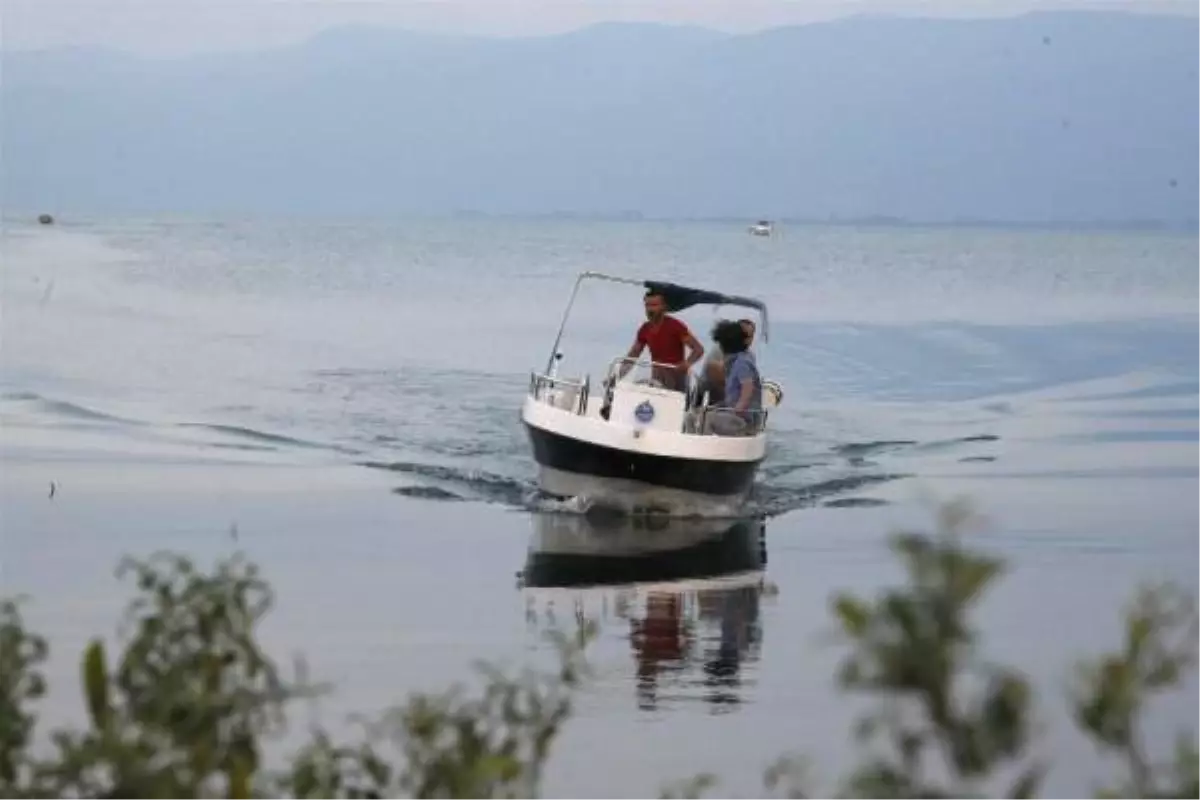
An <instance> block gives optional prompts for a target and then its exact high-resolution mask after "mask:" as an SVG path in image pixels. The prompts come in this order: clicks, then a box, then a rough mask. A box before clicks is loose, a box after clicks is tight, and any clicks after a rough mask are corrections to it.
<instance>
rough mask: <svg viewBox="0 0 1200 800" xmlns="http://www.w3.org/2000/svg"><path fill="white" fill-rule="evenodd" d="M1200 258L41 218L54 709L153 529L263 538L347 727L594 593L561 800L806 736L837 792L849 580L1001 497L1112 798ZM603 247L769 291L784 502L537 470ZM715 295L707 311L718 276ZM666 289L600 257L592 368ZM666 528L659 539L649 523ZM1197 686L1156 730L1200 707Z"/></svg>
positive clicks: (13, 249) (1015, 244)
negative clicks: (747, 505) (703, 508)
mask: <svg viewBox="0 0 1200 800" xmlns="http://www.w3.org/2000/svg"><path fill="white" fill-rule="evenodd" d="M1198 255H1200V248H1198V243H1197V239H1196V237H1195V236H1192V235H1180V234H1166V233H1094V232H1088V233H1079V232H1037V233H1030V232H1012V231H994V230H973V229H936V228H927V229H918V228H912V229H899V228H849V227H829V228H825V227H816V226H813V227H808V226H785V227H783V229H782V230H781V232H780V233H779V235H777V236H775V237H771V238H760V237H751V236H749V235H747V234H746V232H745V229H744V227H741V226H738V225H730V226H722V225H716V224H700V223H675V224H670V223H651V222H644V223H603V222H578V221H529V222H522V221H514V220H503V221H501V220H470V221H406V222H388V223H385V222H378V221H358V222H348V221H321V220H315V221H314V220H308V221H295V220H294V221H280V220H248V219H240V220H234V219H226V220H210V219H203V220H196V219H165V218H153V219H152V218H146V219H121V220H100V219H95V220H66V221H63V222H62V223H60V224H57V225H54V226H52V227H43V226H36V225H30V224H28V223H26V222H25V221H22V220H17V221H8V222H7V223H6V224H5V228H4V239H3V250H2V259H3V287H2V288H3V296H2V300H3V307H2V312H3V322H2V333H3V341H2V350H0V357H2V361H0V393H2V397H0V424H2V425H3V429H2V438H0V458H2V461H0V468H2V469H3V483H2V487H0V500H2V501H3V504H2V506H0V514H2V517H0V522H2V523H3V540H2V550H0V554H2V556H3V562H2V564H0V567H2V569H3V573H2V576H3V585H4V590H5V592H25V593H28V594H30V595H32V597H33V599H34V603H33V605H32V606H31V607H30V609H29V615H30V618H31V621H32V622H33V623H34V624H35V625H37V626H38V627H39V628H40V629H41V630H42V631H44V632H45V633H46V634H47V635H48V636H49V637H50V639H51V644H52V646H53V647H54V648H55V656H54V658H53V661H52V664H51V677H52V682H53V683H52V689H53V690H54V691H55V692H56V694H55V696H54V698H53V699H52V700H51V701H50V702H49V703H48V704H47V705H46V716H47V720H48V721H50V722H52V723H57V722H65V721H71V720H74V719H77V716H76V712H75V709H76V708H78V707H79V706H78V702H77V701H78V691H77V688H76V687H75V680H76V679H75V676H76V674H77V660H76V659H77V655H76V654H77V653H78V652H79V649H80V648H81V647H82V646H83V644H84V642H85V641H86V640H87V638H88V637H89V636H92V635H95V634H97V633H101V632H104V633H109V632H111V631H112V630H113V629H114V626H115V623H116V617H117V613H118V611H119V609H120V607H121V606H122V604H123V602H124V601H125V599H126V598H127V597H128V592H127V590H126V587H124V586H122V585H120V584H119V583H118V582H117V581H116V580H115V579H114V578H113V576H112V570H113V567H115V565H116V562H117V560H118V558H119V557H120V556H121V555H123V554H126V553H129V554H137V555H146V554H148V553H150V552H151V551H153V550H155V549H159V548H172V549H178V550H182V551H185V552H188V553H191V554H193V555H196V556H197V557H201V558H204V559H209V558H212V557H215V556H217V555H219V554H223V553H228V552H230V551H231V550H232V549H233V548H235V547H239V548H242V549H244V550H245V551H246V552H247V553H248V554H249V555H250V556H251V557H253V558H254V559H256V560H257V561H259V562H260V563H261V564H262V566H263V567H264V569H265V570H266V573H267V575H268V577H269V578H270V579H271V580H272V581H273V583H274V585H275V587H276V589H277V591H278V605H277V608H276V610H275V612H273V615H272V617H271V620H270V621H269V623H268V625H267V627H266V629H265V630H264V637H265V638H266V639H267V640H268V641H269V642H270V643H271V644H272V646H273V648H275V650H276V652H277V654H278V655H279V656H280V658H281V659H282V660H284V661H285V662H286V661H287V659H288V658H290V655H291V654H292V653H296V652H302V653H303V654H304V655H305V656H306V658H307V660H308V662H309V665H310V669H311V671H312V673H313V674H314V676H315V677H317V678H321V679H328V680H330V681H333V682H334V683H336V685H337V686H338V691H337V692H336V694H335V695H334V696H333V697H332V698H331V699H329V700H326V701H323V702H322V704H321V706H320V707H319V711H318V712H317V713H319V714H320V720H321V721H322V722H323V723H325V724H327V725H330V726H335V727H336V726H337V725H339V724H340V721H341V720H342V719H343V718H344V717H345V715H346V714H347V713H348V712H351V711H369V710H373V709H379V708H381V707H383V706H384V705H386V704H388V703H389V702H392V701H394V700H397V699H400V698H402V697H403V696H404V694H405V693H406V692H408V691H412V690H417V689H437V688H442V687H444V686H445V685H446V683H447V682H448V681H451V680H454V679H458V678H465V677H467V676H468V675H469V666H470V663H471V661H472V660H473V659H476V658H490V659H500V660H503V661H504V662H505V663H509V664H519V663H523V662H525V661H528V660H529V659H534V660H539V659H541V658H542V657H543V656H544V655H546V653H547V652H548V650H547V646H546V644H545V642H544V640H543V638H542V632H543V631H544V630H545V629H546V628H547V627H548V626H551V625H553V624H556V623H566V624H571V623H572V621H573V620H574V618H575V617H576V615H577V614H587V615H591V616H594V617H596V618H598V619H599V620H600V633H599V638H598V639H597V641H596V642H595V643H594V644H593V645H592V648H591V651H590V652H591V658H592V661H593V666H594V670H595V675H594V677H593V679H592V680H591V682H590V683H589V684H588V687H587V688H586V690H585V691H584V692H583V693H582V694H581V696H580V698H579V707H578V710H577V714H576V717H575V718H574V719H573V720H572V721H571V722H570V723H569V724H568V726H567V729H566V731H565V733H564V735H563V737H562V739H561V740H560V742H559V745H558V748H557V750H556V752H555V756H554V758H553V759H552V765H551V771H550V774H549V775H548V776H547V785H546V792H547V793H548V794H557V795H559V796H562V795H570V796H629V795H633V796H644V795H645V794H646V793H656V792H657V791H658V789H659V787H660V786H661V785H662V784H663V783H664V782H667V781H670V780H674V779H679V778H684V777H687V776H690V775H692V774H694V773H696V772H699V771H702V770H712V771H716V772H718V773H720V774H721V775H722V776H723V777H724V778H725V781H724V783H723V784H722V787H723V790H724V791H726V792H733V793H735V794H754V793H756V792H759V791H761V789H760V788H759V787H760V783H759V781H760V777H761V773H762V769H763V768H764V767H765V766H766V765H767V764H768V763H770V762H771V761H772V760H773V759H774V758H775V757H776V756H778V755H780V754H782V753H784V752H788V751H799V752H804V753H807V754H809V755H810V756H812V757H814V758H816V759H818V763H819V764H821V766H822V769H821V771H819V772H818V777H819V778H820V779H821V781H820V785H821V786H824V787H828V786H830V785H831V783H830V782H831V781H832V779H834V778H835V777H837V774H838V772H839V771H840V770H841V769H842V768H844V767H845V766H846V765H848V763H849V760H850V759H851V758H852V756H853V750H852V749H850V748H849V747H848V746H847V744H846V743H847V741H848V738H847V735H848V731H849V726H850V723H851V721H852V716H853V713H854V712H855V710H856V706H855V704H854V703H852V702H849V701H848V700H847V698H845V697H843V696H841V695H839V694H838V693H837V692H836V691H835V689H834V685H833V674H834V669H835V667H836V664H837V661H838V656H839V651H838V649H837V648H835V647H830V646H828V645H826V644H823V643H822V641H821V636H822V634H823V633H824V632H826V631H827V629H828V628H829V626H830V624H831V620H830V617H829V615H828V611H827V603H828V598H829V595H830V593H831V592H833V591H836V590H838V589H852V590H855V591H857V592H860V593H864V594H871V593H873V592H874V591H876V590H877V589H879V588H881V587H883V586H885V585H887V584H888V583H890V582H892V581H894V580H896V578H897V576H898V572H897V567H896V564H895V563H894V561H893V559H892V558H891V556H890V555H889V553H888V550H887V534H888V533H889V532H891V531H893V530H895V529H897V528H899V527H903V526H924V527H928V525H929V524H930V522H931V520H932V508H933V503H934V502H935V501H936V500H945V499H949V498H951V497H953V496H956V495H967V496H969V497H971V498H972V499H973V501H974V502H975V504H976V507H977V508H978V509H979V510H980V511H981V512H983V513H984V514H985V515H986V516H987V518H988V520H989V524H988V525H987V527H986V528H985V529H984V530H982V531H980V532H978V533H977V534H974V535H975V537H976V539H977V541H978V544H979V545H980V546H981V547H984V548H987V549H989V550H990V551H993V552H997V553H999V554H1001V555H1003V556H1004V557H1005V558H1006V559H1007V562H1008V564H1009V570H1010V572H1009V574H1008V575H1007V576H1006V577H1005V578H1004V579H1003V580H1002V581H1001V582H1000V583H999V585H998V586H997V588H996V589H995V590H994V591H993V592H992V593H991V594H989V595H988V598H987V600H986V602H985V603H984V605H983V607H982V608H981V610H980V615H979V623H980V625H981V627H982V628H983V630H984V634H985V637H984V641H985V646H986V648H987V652H988V653H989V655H991V656H992V657H994V658H997V659H999V660H1002V661H1004V662H1006V663H1011V664H1014V665H1016V666H1019V667H1022V668H1024V669H1026V670H1027V671H1028V672H1029V674H1030V675H1031V677H1032V678H1033V679H1034V680H1035V682H1036V685H1037V687H1038V689H1039V692H1041V693H1042V696H1043V699H1045V700H1046V706H1045V711H1044V714H1043V716H1044V717H1045V719H1044V720H1043V721H1044V722H1045V724H1046V731H1045V732H1044V734H1043V736H1044V740H1045V741H1044V742H1043V746H1042V749H1044V750H1045V751H1046V752H1047V753H1048V754H1049V755H1050V757H1051V758H1052V759H1053V760H1054V762H1055V765H1056V766H1055V769H1054V771H1053V773H1052V774H1051V778H1050V780H1049V782H1048V783H1047V785H1046V788H1045V791H1046V792H1048V793H1055V792H1056V793H1066V792H1070V793H1075V794H1078V793H1080V792H1086V791H1089V790H1090V785H1091V784H1090V781H1092V780H1093V779H1099V778H1101V777H1102V773H1101V772H1100V771H1099V770H1098V768H1097V765H1096V763H1095V761H1094V756H1093V753H1092V751H1091V748H1090V746H1089V745H1088V744H1087V743H1086V742H1083V741H1081V740H1080V739H1079V738H1078V737H1077V736H1075V735H1073V734H1072V733H1071V731H1070V727H1069V724H1068V723H1067V721H1066V718H1065V715H1064V713H1063V708H1062V704H1061V700H1060V699H1059V698H1061V697H1062V696H1063V692H1062V687H1063V685H1064V682H1065V681H1066V679H1067V677H1068V676H1069V674H1070V667H1071V665H1072V664H1073V663H1074V661H1075V659H1076V658H1078V657H1080V656H1083V655H1086V654H1088V653H1089V652H1095V651H1097V650H1099V649H1101V648H1105V647H1108V646H1112V645H1114V644H1115V643H1116V638H1115V637H1116V635H1117V628H1116V625H1117V612H1118V610H1119V608H1120V606H1121V604H1122V603H1123V602H1124V601H1125V600H1126V599H1127V598H1129V597H1130V595H1131V594H1132V592H1133V590H1134V588H1135V587H1136V585H1137V584H1138V583H1139V582H1141V581H1146V580H1161V579H1172V580H1177V581H1180V582H1182V583H1183V584H1184V585H1185V586H1186V587H1188V588H1189V589H1191V590H1192V591H1193V592H1194V591H1196V589H1197V583H1198V579H1197V541H1198V540H1197V527H1198V519H1197V492H1198V485H1197V479H1198V470H1197V460H1198V455H1200V453H1198V445H1197V441H1198V439H1197V417H1198V413H1200V411H1198V401H1197V397H1198V391H1200V387H1198V374H1197V361H1198V350H1197V333H1198V316H1197V300H1198V292H1200V288H1198V283H1197V269H1196V264H1197V258H1198ZM585 269H594V270H600V271H605V272H610V273H614V274H620V275H626V276H630V277H636V278H657V279H666V280H674V281H677V282H681V283H685V284H689V285H698V286H703V287H705V288H714V289H719V290H725V291H729V292H731V293H737V294H749V295H757V296H762V297H764V298H766V299H767V301H768V302H769V304H770V328H769V339H768V341H766V342H762V341H760V342H759V344H758V352H759V362H760V364H761V366H762V369H763V372H764V374H765V375H766V376H767V377H769V378H771V379H773V380H777V381H779V382H780V383H781V384H782V385H783V387H784V390H785V392H786V395H785V398H784V404H783V406H782V407H781V408H780V409H779V410H778V411H777V412H776V413H774V414H773V416H772V425H773V430H772V436H773V438H772V441H771V445H770V450H769V456H768V461H767V463H766V464H765V465H764V468H763V470H762V474H761V476H760V485H759V486H758V487H757V488H756V492H755V497H754V508H753V512H754V517H755V519H751V520H747V521H744V522H741V523H737V524H734V523H733V522H732V521H731V522H729V523H728V524H723V525H718V524H716V523H704V524H701V523H694V524H690V525H685V524H682V523H679V522H677V521H676V522H670V523H663V524H662V525H658V524H657V523H654V524H649V528H646V527H645V526H643V527H642V528H635V527H634V523H633V522H631V521H628V520H625V521H619V520H618V521H613V520H606V521H603V524H600V523H598V522H595V521H593V522H591V523H589V522H588V521H587V520H584V519H580V518H579V517H578V516H571V515H568V514H565V513H563V509H562V508H558V507H555V506H551V505H548V504H545V503H544V502H541V501H539V500H538V499H537V497H536V495H535V493H534V492H533V491H532V476H533V466H532V460H531V458H530V455H529V451H528V447H527V444H526V441H525V438H524V434H523V431H522V430H521V427H520V424H519V418H518V409H519V406H520V403H521V399H522V397H523V392H524V391H525V387H526V385H527V381H528V376H529V371H530V370H531V369H535V368H538V367H540V366H541V365H543V364H544V363H545V360H546V357H547V355H548V352H549V348H550V346H551V343H552V340H553V336H554V333H555V330H556V329H557V326H558V322H559V318H560V315H561V313H562V308H563V305H564V304H565V303H566V300H567V297H568V294H569V293H570V290H571V285H572V282H573V280H574V277H575V275H576V273H578V272H579V271H581V270H585ZM724 313H725V314H726V315H730V316H740V313H739V312H737V310H726V311H724ZM682 317H683V318H684V319H685V321H687V322H688V323H689V324H690V325H691V326H692V327H693V329H694V330H695V331H696V332H697V334H698V335H700V338H701V339H702V341H704V342H706V343H707V342H708V341H709V340H708V336H707V333H708V329H709V328H710V327H711V324H712V322H713V321H714V320H715V318H716V314H715V313H714V312H713V311H712V310H711V309H693V310H690V311H688V312H686V313H685V314H683V315H682ZM640 321H641V300H640V293H639V292H638V291H637V290H636V289H633V288H631V287H624V288H622V287H619V286H603V285H601V286H597V287H592V288H591V290H589V291H588V292H587V294H585V295H583V296H581V299H580V301H579V302H578V303H577V305H576V310H575V314H574V315H573V318H572V323H571V325H570V326H569V328H568V335H567V337H566V338H565V340H564V343H563V350H564V352H565V354H566V357H565V359H564V362H563V370H564V371H567V372H572V373H576V374H583V373H590V374H591V375H592V376H593V379H596V378H597V376H599V375H600V374H601V373H602V372H603V370H604V367H605V365H606V363H607V362H608V360H609V359H610V358H612V357H613V356H615V355H617V354H618V353H619V352H621V351H623V350H624V349H625V348H626V347H627V346H628V344H629V342H630V341H631V340H632V337H633V333H634V331H635V330H636V327H637V325H638V324H639V323H640ZM51 482H53V483H54V487H55V488H54V493H53V497H51V496H50V490H49V487H50V484H51ZM639 524H641V523H639ZM234 534H236V541H234V538H235V537H234ZM643 541H644V542H646V543H647V544H645V546H644V547H645V548H653V549H657V550H658V551H659V552H658V553H657V554H654V555H647V554H646V553H642V554H641V555H640V556H635V555H630V554H629V546H630V545H629V543H630V542H633V543H634V545H633V546H634V548H635V549H636V548H637V547H640V546H641V545H638V543H639V542H643ZM622 548H625V549H624V550H622ZM616 551H620V552H623V553H625V554H626V558H625V559H624V560H623V561H620V562H614V561H613V553H614V552H616ZM572 552H573V553H574V555H573V556H572V555H571V553H572ZM664 552H666V553H667V555H664ZM671 553H674V555H673V556H672V555H671ZM589 554H591V555H589ZM597 554H599V555H602V556H603V555H604V554H607V558H606V559H604V558H602V559H601V560H597V558H596V556H597ZM762 556H765V561H766V563H765V566H763V565H762V564H761V558H762ZM614 564H616V566H614ZM695 573H701V574H700V575H698V574H695ZM714 573H721V574H719V575H714ZM700 577H705V578H706V580H700V579H699V578H700ZM622 580H625V581H638V583H634V584H632V585H624V586H607V587H599V588H578V587H577V588H575V589H568V588H563V587H562V586H561V584H564V583H570V584H577V585H578V584H587V583H595V582H598V581H605V582H609V581H611V582H618V583H619V582H621V581H622ZM526 584H540V585H538V586H532V585H526ZM555 586H558V588H554V587H555ZM1186 699H1187V702H1186V703H1174V704H1166V705H1164V707H1163V708H1162V709H1160V711H1159V713H1158V714H1157V715H1156V717H1155V719H1154V725H1153V726H1152V727H1153V729H1152V731H1151V733H1152V734H1153V735H1154V736H1159V735H1165V734H1168V733H1170V731H1171V730H1172V729H1173V727H1174V726H1176V725H1186V726H1188V727H1189V728H1191V729H1193V730H1194V726H1195V715H1194V713H1192V711H1189V710H1187V709H1191V710H1194V708H1195V705H1196V690H1195V687H1194V686H1190V687H1188V688H1187V689H1186ZM1185 707H1186V708H1185ZM295 721H296V722H298V726H299V727H302V726H303V724H304V723H305V721H306V718H304V717H303V715H302V716H301V718H300V719H298V720H295ZM648 755H649V757H648ZM616 764H619V765H620V768H614V765H616ZM829 790H830V789H825V791H829Z"/></svg>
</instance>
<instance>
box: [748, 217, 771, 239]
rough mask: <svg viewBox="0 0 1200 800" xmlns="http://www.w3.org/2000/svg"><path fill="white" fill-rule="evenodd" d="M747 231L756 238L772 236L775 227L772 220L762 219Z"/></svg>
mask: <svg viewBox="0 0 1200 800" xmlns="http://www.w3.org/2000/svg"><path fill="white" fill-rule="evenodd" d="M747 230H749V232H750V233H751V234H752V235H754V236H770V235H771V234H772V233H774V232H775V226H774V224H772V222H771V221H770V220H767V219H760V220H759V221H758V222H756V223H754V224H753V225H751V226H750V227H749V228H748V229H747Z"/></svg>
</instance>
